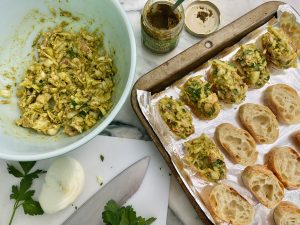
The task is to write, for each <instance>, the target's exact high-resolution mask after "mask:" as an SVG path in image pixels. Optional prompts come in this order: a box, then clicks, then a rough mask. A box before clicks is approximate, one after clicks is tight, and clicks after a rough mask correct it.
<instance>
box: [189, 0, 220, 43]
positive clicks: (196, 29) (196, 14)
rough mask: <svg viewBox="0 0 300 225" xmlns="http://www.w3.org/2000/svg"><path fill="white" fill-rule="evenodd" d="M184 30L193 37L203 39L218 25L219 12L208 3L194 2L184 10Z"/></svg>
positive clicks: (214, 6)
mask: <svg viewBox="0 0 300 225" xmlns="http://www.w3.org/2000/svg"><path fill="white" fill-rule="evenodd" d="M184 23H185V28H186V30H187V31H188V32H189V33H191V34H192V35H194V36H197V37H205V36H206V35H209V34H211V33H213V32H214V31H216V30H217V29H218V27H219V25H220V11H219V9H218V7H217V6H216V5H214V4H213V3H211V2H209V1H194V2H192V3H191V4H190V5H188V6H187V8H186V9H185V21H184Z"/></svg>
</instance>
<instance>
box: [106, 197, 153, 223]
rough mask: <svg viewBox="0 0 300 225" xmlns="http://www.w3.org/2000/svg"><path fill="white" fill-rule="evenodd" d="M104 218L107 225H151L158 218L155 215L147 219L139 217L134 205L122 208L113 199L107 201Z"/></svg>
mask: <svg viewBox="0 0 300 225" xmlns="http://www.w3.org/2000/svg"><path fill="white" fill-rule="evenodd" d="M102 219H103V222H104V223H105V225H150V224H152V223H153V222H154V221H155V220H156V218H153V217H151V218H149V219H147V220H146V219H145V218H142V217H140V216H139V217H137V216H136V212H135V211H134V209H133V208H132V206H127V207H121V208H120V207H119V206H118V205H117V203H116V202H115V201H113V200H110V201H109V202H107V203H106V206H105V207H104V212H103V213H102Z"/></svg>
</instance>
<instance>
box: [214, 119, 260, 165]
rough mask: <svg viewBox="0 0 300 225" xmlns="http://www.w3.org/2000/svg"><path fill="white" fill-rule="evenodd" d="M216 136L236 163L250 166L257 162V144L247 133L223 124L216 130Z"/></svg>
mask: <svg viewBox="0 0 300 225" xmlns="http://www.w3.org/2000/svg"><path fill="white" fill-rule="evenodd" d="M215 135H216V138H217V140H218V141H219V142H220V144H221V145H222V147H223V148H224V149H225V150H226V152H227V153H228V154H229V155H230V157H231V158H232V161H233V162H234V163H239V164H241V165H244V166H249V165H253V164H254V163H255V162H256V159H257V155H258V153H257V151H256V143H255V140H254V139H253V137H252V136H251V135H250V134H249V133H248V132H247V131H245V130H243V129H239V128H237V127H235V126H233V125H231V124H229V123H223V124H221V125H219V126H218V127H217V128H216V131H215Z"/></svg>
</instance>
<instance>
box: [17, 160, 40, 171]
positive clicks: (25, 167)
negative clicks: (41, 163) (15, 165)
mask: <svg viewBox="0 0 300 225" xmlns="http://www.w3.org/2000/svg"><path fill="white" fill-rule="evenodd" d="M19 163H20V165H21V167H22V169H23V171H24V173H25V174H27V173H28V172H29V171H30V170H31V169H32V168H33V167H34V165H35V163H36V162H34V161H31V162H19Z"/></svg>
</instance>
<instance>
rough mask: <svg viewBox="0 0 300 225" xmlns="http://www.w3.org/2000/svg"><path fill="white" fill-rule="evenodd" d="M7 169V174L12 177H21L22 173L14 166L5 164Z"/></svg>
mask: <svg viewBox="0 0 300 225" xmlns="http://www.w3.org/2000/svg"><path fill="white" fill-rule="evenodd" d="M7 171H8V173H9V174H11V175H13V176H14V177H23V176H24V174H23V173H22V172H20V171H19V170H18V169H16V168H15V167H14V166H12V165H9V164H7Z"/></svg>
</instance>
